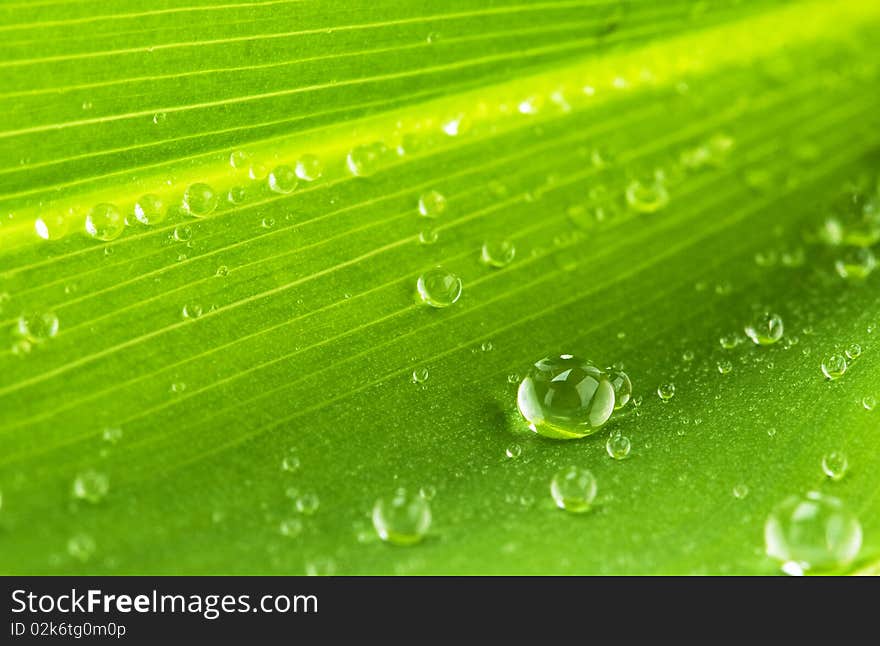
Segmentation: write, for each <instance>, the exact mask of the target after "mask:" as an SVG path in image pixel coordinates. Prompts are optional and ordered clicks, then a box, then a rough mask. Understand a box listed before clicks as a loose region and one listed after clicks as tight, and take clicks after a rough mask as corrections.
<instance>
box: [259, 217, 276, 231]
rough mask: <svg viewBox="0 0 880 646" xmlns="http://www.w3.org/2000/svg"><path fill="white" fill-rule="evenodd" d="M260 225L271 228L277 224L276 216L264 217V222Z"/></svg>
mask: <svg viewBox="0 0 880 646" xmlns="http://www.w3.org/2000/svg"><path fill="white" fill-rule="evenodd" d="M260 225H261V226H262V227H263V228H264V229H271V228H272V227H274V226H275V218H263V220H262V222H260Z"/></svg>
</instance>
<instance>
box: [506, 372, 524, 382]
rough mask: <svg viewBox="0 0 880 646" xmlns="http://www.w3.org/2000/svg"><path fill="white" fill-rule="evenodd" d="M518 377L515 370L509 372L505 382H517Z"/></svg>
mask: <svg viewBox="0 0 880 646" xmlns="http://www.w3.org/2000/svg"><path fill="white" fill-rule="evenodd" d="M520 379H521V377H520V376H519V375H518V374H517V373H515V372H511V373H510V374H509V375H507V383H509V384H518V383H519V381H520Z"/></svg>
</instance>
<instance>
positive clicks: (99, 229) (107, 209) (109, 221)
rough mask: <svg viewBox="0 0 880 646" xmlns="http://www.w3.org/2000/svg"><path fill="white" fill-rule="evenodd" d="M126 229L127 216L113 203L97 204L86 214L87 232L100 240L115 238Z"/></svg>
mask: <svg viewBox="0 0 880 646" xmlns="http://www.w3.org/2000/svg"><path fill="white" fill-rule="evenodd" d="M124 229H125V218H124V217H123V215H122V213H121V212H120V211H119V209H117V208H116V206H115V205H113V204H107V203H102V204H97V205H95V206H94V207H92V209H91V210H90V211H89V214H88V215H87V216H86V233H88V234H89V235H90V236H92V237H93V238H97V239H98V240H103V241H105V242H108V241H110V240H115V239H116V238H118V237H119V236H121V235H122V231H123V230H124Z"/></svg>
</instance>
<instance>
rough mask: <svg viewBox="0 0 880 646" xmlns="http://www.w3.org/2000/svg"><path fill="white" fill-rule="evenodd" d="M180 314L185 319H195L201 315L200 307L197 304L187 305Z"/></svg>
mask: <svg viewBox="0 0 880 646" xmlns="http://www.w3.org/2000/svg"><path fill="white" fill-rule="evenodd" d="M181 313H182V314H183V318H185V319H197V318H199V317H200V316H201V315H202V306H201V305H199V304H198V303H187V304H186V305H184V306H183V309H182V310H181Z"/></svg>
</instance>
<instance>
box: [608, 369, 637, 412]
mask: <svg viewBox="0 0 880 646" xmlns="http://www.w3.org/2000/svg"><path fill="white" fill-rule="evenodd" d="M605 372H607V373H608V380H609V381H610V382H611V386H612V388H614V410H619V409H621V408H623V407H624V406H626V405H627V403H629V400H630V398H631V397H632V381H630V378H629V376H628V375H627V374H626V373H625V372H624V371H623V370H618V369H617V368H614V367H611V368H607V369H606V370H605Z"/></svg>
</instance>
